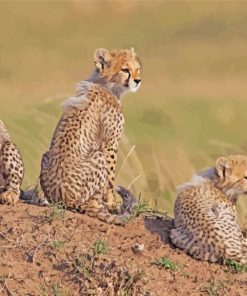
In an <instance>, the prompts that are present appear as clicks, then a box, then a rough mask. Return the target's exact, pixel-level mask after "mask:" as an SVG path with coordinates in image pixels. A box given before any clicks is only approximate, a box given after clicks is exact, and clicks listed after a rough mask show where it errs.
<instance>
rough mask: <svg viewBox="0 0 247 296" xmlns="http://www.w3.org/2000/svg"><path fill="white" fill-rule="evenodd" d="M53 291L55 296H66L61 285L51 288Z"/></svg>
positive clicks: (54, 285)
mask: <svg viewBox="0 0 247 296" xmlns="http://www.w3.org/2000/svg"><path fill="white" fill-rule="evenodd" d="M51 290H52V295H53V296H63V295H64V294H63V292H62V289H61V286H60V284H57V283H55V284H53V285H52V287H51Z"/></svg>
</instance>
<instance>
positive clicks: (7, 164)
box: [0, 120, 24, 204]
mask: <svg viewBox="0 0 247 296" xmlns="http://www.w3.org/2000/svg"><path fill="white" fill-rule="evenodd" d="M23 175H24V165H23V162H22V158H21V155H20V153H19V151H18V149H17V148H16V146H15V144H13V142H12V141H11V138H10V136H9V134H8V132H7V130H6V128H5V126H4V124H3V122H2V121H1V120H0V203H6V204H15V203H16V202H17V201H18V200H19V196H20V187H21V183H22V180H23Z"/></svg>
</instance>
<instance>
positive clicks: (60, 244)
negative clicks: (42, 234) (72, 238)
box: [51, 239, 64, 250]
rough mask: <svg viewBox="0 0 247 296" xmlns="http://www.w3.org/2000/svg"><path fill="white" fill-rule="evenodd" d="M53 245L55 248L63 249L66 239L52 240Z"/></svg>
mask: <svg viewBox="0 0 247 296" xmlns="http://www.w3.org/2000/svg"><path fill="white" fill-rule="evenodd" d="M51 246H52V248H53V249H57V250H59V249H62V248H63V247H64V241H61V240H58V239H55V240H53V241H51Z"/></svg>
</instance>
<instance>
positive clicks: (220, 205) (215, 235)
mask: <svg viewBox="0 0 247 296" xmlns="http://www.w3.org/2000/svg"><path fill="white" fill-rule="evenodd" d="M243 194H247V157H245V156H240V155H235V156H229V157H220V158H219V159H217V161H216V166H215V167H214V168H211V169H209V170H208V171H204V172H202V173H200V174H199V175H198V176H197V177H196V178H193V181H192V183H191V184H189V183H186V184H185V186H182V187H180V188H179V193H178V196H177V199H176V202H175V209H174V216H175V218H174V226H175V227H174V229H172V231H171V234H170V238H171V240H172V242H173V243H174V244H175V245H176V246H177V247H179V248H181V249H183V250H184V251H185V252H186V253H188V254H190V255H191V256H193V257H194V258H196V259H200V260H207V261H210V262H217V261H222V260H223V259H233V260H236V261H239V262H242V263H246V262H247V239H246V238H244V237H243V234H242V232H241V229H240V226H239V225H238V222H237V217H236V207H235V205H236V202H237V199H238V197H239V196H240V195H243Z"/></svg>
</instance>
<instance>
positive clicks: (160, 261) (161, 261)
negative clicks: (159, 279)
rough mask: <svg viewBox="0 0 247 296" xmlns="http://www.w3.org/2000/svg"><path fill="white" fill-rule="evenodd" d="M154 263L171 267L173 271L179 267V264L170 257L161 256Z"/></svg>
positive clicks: (166, 267)
mask: <svg viewBox="0 0 247 296" xmlns="http://www.w3.org/2000/svg"><path fill="white" fill-rule="evenodd" d="M153 264H154V265H156V266H160V267H162V268H165V269H170V270H172V271H177V270H178V269H179V265H178V264H176V263H174V262H172V261H171V260H170V259H169V258H168V257H161V258H160V259H156V260H155V261H154V262H153Z"/></svg>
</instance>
